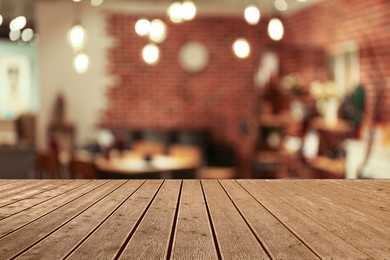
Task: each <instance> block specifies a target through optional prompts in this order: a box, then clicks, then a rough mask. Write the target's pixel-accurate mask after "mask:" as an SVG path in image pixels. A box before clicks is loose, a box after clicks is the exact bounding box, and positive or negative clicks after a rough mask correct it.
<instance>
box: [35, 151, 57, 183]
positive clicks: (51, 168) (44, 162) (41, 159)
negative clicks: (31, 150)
mask: <svg viewBox="0 0 390 260" xmlns="http://www.w3.org/2000/svg"><path fill="white" fill-rule="evenodd" d="M35 168H36V170H38V171H39V172H42V173H45V174H49V177H52V178H53V177H59V172H60V163H59V161H58V158H57V155H56V154H54V153H49V152H36V154H35Z"/></svg>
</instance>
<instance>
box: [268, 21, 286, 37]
mask: <svg viewBox="0 0 390 260" xmlns="http://www.w3.org/2000/svg"><path fill="white" fill-rule="evenodd" d="M283 34H284V28H283V24H282V21H281V20H279V19H278V18H272V19H271V20H270V21H269V24H268V35H269V37H270V38H271V39H272V40H274V41H280V40H281V39H282V38H283Z"/></svg>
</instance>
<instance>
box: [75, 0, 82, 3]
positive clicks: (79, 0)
mask: <svg viewBox="0 0 390 260" xmlns="http://www.w3.org/2000/svg"><path fill="white" fill-rule="evenodd" d="M73 2H75V3H78V2H81V0H73Z"/></svg>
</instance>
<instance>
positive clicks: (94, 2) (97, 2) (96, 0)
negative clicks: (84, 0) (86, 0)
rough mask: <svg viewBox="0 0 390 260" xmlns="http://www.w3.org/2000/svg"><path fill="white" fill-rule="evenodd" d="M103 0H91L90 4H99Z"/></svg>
mask: <svg viewBox="0 0 390 260" xmlns="http://www.w3.org/2000/svg"><path fill="white" fill-rule="evenodd" d="M103 2H104V0H91V5H92V6H99V5H101V4H103Z"/></svg>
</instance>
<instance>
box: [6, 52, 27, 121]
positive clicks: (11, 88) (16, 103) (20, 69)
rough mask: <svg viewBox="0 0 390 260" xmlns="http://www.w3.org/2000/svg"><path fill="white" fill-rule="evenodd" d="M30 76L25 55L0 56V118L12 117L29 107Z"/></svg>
mask: <svg viewBox="0 0 390 260" xmlns="http://www.w3.org/2000/svg"><path fill="white" fill-rule="evenodd" d="M31 92H32V78H31V66H30V60H29V58H28V57H27V56H23V55H17V56H7V57H0V118H7V119H13V118H16V117H17V116H18V115H20V114H21V113H23V112H26V111H28V110H29V109H30V104H31V102H30V101H31V94H32V93H31Z"/></svg>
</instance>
